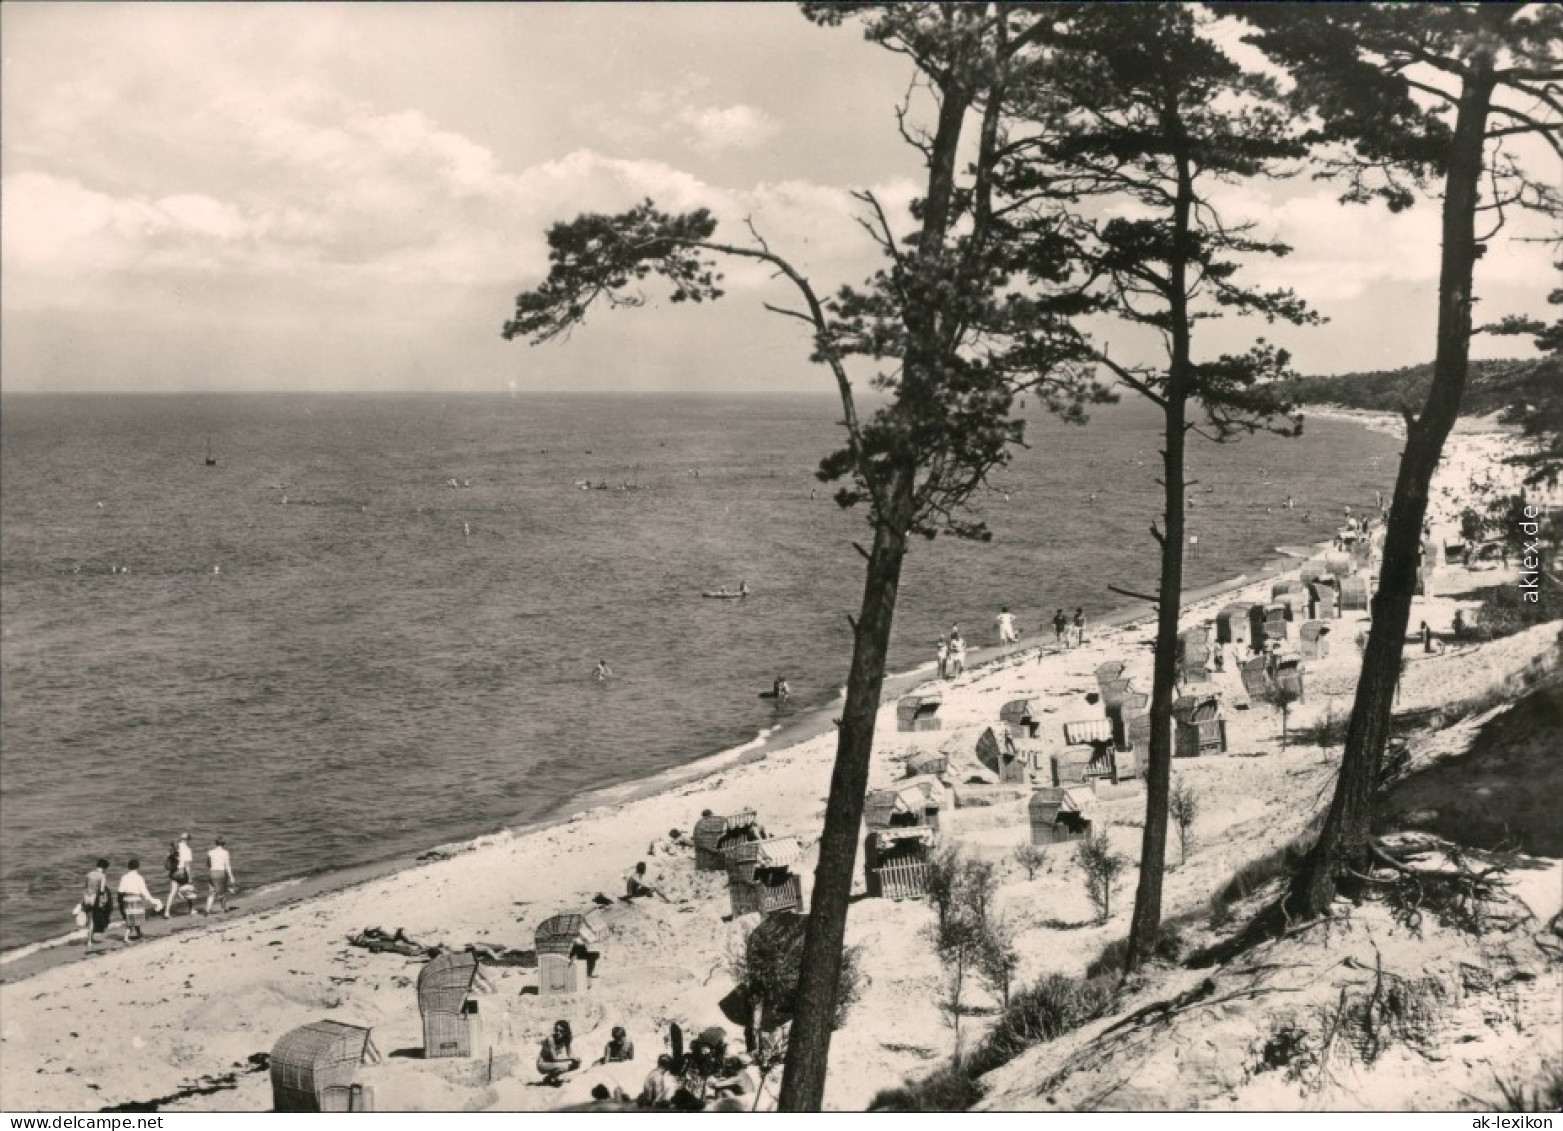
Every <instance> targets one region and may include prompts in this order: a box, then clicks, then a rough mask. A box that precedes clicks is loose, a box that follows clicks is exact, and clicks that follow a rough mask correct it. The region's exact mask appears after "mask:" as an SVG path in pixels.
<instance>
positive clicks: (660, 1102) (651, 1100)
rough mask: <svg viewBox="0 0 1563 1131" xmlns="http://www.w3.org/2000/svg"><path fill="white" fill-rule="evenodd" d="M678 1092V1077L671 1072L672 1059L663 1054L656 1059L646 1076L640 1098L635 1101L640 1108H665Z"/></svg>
mask: <svg viewBox="0 0 1563 1131" xmlns="http://www.w3.org/2000/svg"><path fill="white" fill-rule="evenodd" d="M676 1091H678V1076H677V1074H675V1073H674V1071H673V1057H672V1056H671V1055H670V1054H668V1053H663V1054H662V1055H661V1056H659V1057H657V1066H656V1067H655V1068H653V1069H652V1070H651V1071H650V1072H649V1073H647V1074H646V1082H645V1083H644V1084H642V1085H641V1089H640V1096H639V1097H638V1098H637V1099H636V1100H635V1102H636V1104H638V1105H639V1106H641V1107H654V1108H666V1107H667V1106H668V1105H669V1104H671V1103H672V1102H673V1093H674V1092H676Z"/></svg>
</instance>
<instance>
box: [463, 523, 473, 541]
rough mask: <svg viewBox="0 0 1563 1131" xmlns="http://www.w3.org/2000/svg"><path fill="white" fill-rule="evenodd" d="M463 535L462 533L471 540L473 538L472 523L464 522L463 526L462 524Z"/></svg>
mask: <svg viewBox="0 0 1563 1131" xmlns="http://www.w3.org/2000/svg"><path fill="white" fill-rule="evenodd" d="M461 533H462V534H463V535H464V536H465V537H467V538H471V537H472V524H471V523H470V522H464V523H462V524H461Z"/></svg>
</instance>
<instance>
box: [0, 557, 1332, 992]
mask: <svg viewBox="0 0 1563 1131" xmlns="http://www.w3.org/2000/svg"><path fill="white" fill-rule="evenodd" d="M1327 545H1328V540H1326V541H1325V542H1321V543H1317V544H1315V545H1314V546H1313V547H1312V549H1311V550H1307V551H1305V550H1304V548H1302V547H1285V546H1276V547H1273V551H1274V555H1275V556H1273V557H1270V558H1268V559H1267V560H1266V561H1265V562H1264V564H1263V565H1262V566H1260V567H1259V568H1258V569H1257V570H1255V571H1254V572H1252V573H1239V574H1237V575H1236V576H1233V577H1226V578H1222V579H1221V580H1219V581H1214V582H1210V583H1208V584H1205V585H1202V586H1199V587H1197V588H1194V589H1185V590H1184V592H1183V598H1182V603H1183V606H1184V607H1185V608H1187V607H1189V606H1190V605H1193V604H1197V603H1199V602H1202V601H1206V600H1209V599H1211V598H1213V597H1217V596H1221V595H1222V594H1225V593H1229V592H1234V591H1236V590H1239V589H1242V588H1244V587H1245V586H1248V585H1252V584H1254V583H1255V582H1257V581H1262V580H1268V579H1270V578H1273V577H1276V576H1278V575H1279V574H1281V573H1283V572H1285V571H1286V569H1287V568H1289V567H1290V566H1294V565H1295V564H1296V559H1298V558H1300V557H1308V556H1310V554H1311V553H1314V552H1318V551H1319V550H1320V549H1321V548H1322V547H1324V546H1327ZM1154 616H1155V613H1154V611H1153V610H1148V609H1146V608H1144V607H1142V606H1141V605H1140V603H1138V602H1131V603H1126V604H1124V605H1119V606H1114V607H1112V608H1109V609H1108V611H1106V612H1104V613H1103V614H1101V616H1099V617H1097V618H1095V620H1094V623H1093V624H1092V625H1091V628H1090V630H1089V631H1090V632H1091V633H1092V634H1093V635H1094V634H1095V633H1105V632H1111V631H1115V630H1118V629H1127V628H1132V627H1135V626H1137V625H1139V624H1141V623H1143V622H1146V621H1150V620H1152V619H1154ZM1088 643H1090V641H1089V640H1088ZM1057 651H1058V650H1057V649H1055V648H1054V647H1053V646H1051V645H1048V644H1037V643H1033V644H1025V643H1020V644H1017V645H1016V646H1014V647H1012V648H1011V649H1009V650H1008V651H1006V652H1003V653H1002V654H992V655H987V656H983V653H997V652H998V646H996V645H978V646H976V647H973V648H971V649H970V650H969V652H968V655H973V656H975V657H977V658H976V659H975V660H974V662H973V663H971V664H970V665H969V666H968V667H967V668H966V672H965V675H966V678H967V679H968V680H974V679H977V678H980V677H982V676H984V675H991V674H993V673H994V672H996V671H998V670H1000V669H1002V668H1004V667H1007V666H1009V665H1012V664H1014V663H1017V662H1022V661H1025V660H1036V659H1039V658H1040V657H1041V656H1045V655H1049V654H1056V653H1057ZM940 682H941V681H940V680H939V679H938V677H937V676H936V675H935V674H934V665H933V663H932V662H931V661H930V662H928V663H926V664H922V665H919V666H917V667H914V668H911V669H909V670H906V671H900V672H887V673H886V675H885V679H884V684H883V687H882V689H881V693H880V708H881V710H883V709H884V708H885V707H886V706H887V705H893V704H894V703H895V702H896V701H897V700H899V699H900V698H902V697H904V696H906V695H908V694H910V693H911V692H913V691H915V690H916V689H918V688H920V687H923V686H926V685H929V684H938V683H940ZM943 682H945V683H950V682H951V681H948V680H946V681H943ZM841 703H842V697H841V696H840V695H839V694H838V695H837V696H835V697H834V698H833V699H831V700H830V701H829V702H827V703H824V704H821V705H817V706H812V707H804V708H800V709H799V711H798V712H797V714H796V716H795V717H794V718H791V719H788V720H786V721H783V722H780V723H777V724H775V725H774V726H772V727H770V728H769V729H767V730H766V731H765V732H764V733H763V734H760V735H758V736H756V737H755V738H753V739H750V740H749V741H748V742H746V743H742V744H740V745H738V746H732V747H727V748H724V749H722V750H718V751H716V752H714V753H711V754H707V755H704V756H702V757H699V758H696V759H695V760H694V761H692V762H687V763H684V764H683V765H680V766H675V767H671V768H669V769H666V770H662V771H659V772H657V773H655V774H652V775H650V776H648V777H643V778H635V779H631V780H629V781H625V782H618V783H615V784H611V785H605V786H599V787H596V788H594V789H591V790H588V791H587V792H585V793H583V794H581V795H579V796H577V797H575V798H572V799H571V800H570V801H568V802H565V803H563V804H561V805H560V806H559V808H558V809H557V810H556V811H554V812H552V813H549V814H547V815H545V816H543V817H541V818H538V819H535V820H531V821H526V822H521V823H517V824H513V825H502V826H501V827H499V828H497V829H494V830H492V831H490V832H485V833H479V834H477V835H476V836H471V837H467V838H465V839H458V840H445V841H436V842H435V843H434V844H432V845H430V846H429V847H427V848H425V849H423V850H422V851H419V852H411V851H408V852H403V853H399V854H397V855H395V856H391V857H387V858H385V859H382V860H375V861H368V862H365V863H362V864H355V865H350V866H348V867H344V868H333V869H329V870H325V871H321V872H314V873H309V874H306V875H302V876H293V877H285V878H283V879H280V880H275V881H271V882H268V883H265V884H262V885H261V886H259V887H256V888H252V889H244V890H242V891H241V892H240V895H241V896H242V897H243V902H242V904H241V906H240V907H239V908H238V910H237V911H236V912H235V913H233V914H231V915H228V916H226V917H224V918H222V919H208V918H206V917H203V916H197V915H195V914H193V913H187V914H186V915H184V916H176V917H173V918H170V919H166V920H161V919H160V918H159V917H157V916H152V915H149V916H148V928H149V932H148V936H147V937H148V941H153V940H156V939H160V938H165V937H173V936H181V935H187V934H189V933H192V932H196V933H199V932H201V931H202V930H203V929H208V928H211V927H213V926H215V925H217V924H219V923H220V924H229V923H236V922H242V921H244V919H245V918H247V917H249V916H253V915H258V914H261V913H263V912H272V911H277V910H282V909H285V908H290V907H295V906H297V905H299V904H304V903H308V902H309V901H310V900H313V899H318V898H321V897H325V896H331V895H336V894H341V893H346V892H352V891H355V890H358V889H361V888H363V887H365V886H366V885H368V884H372V883H375V882H377V881H380V880H385V879H391V878H395V877H397V876H401V875H403V874H405V873H409V872H412V871H416V870H418V869H420V868H424V867H427V866H428V865H431V864H435V863H439V862H441V861H443V860H449V859H452V858H454V857H458V856H464V855H467V854H469V853H472V852H477V851H480V850H481V849H483V848H485V847H489V846H492V845H496V844H501V843H506V842H509V841H513V840H518V839H521V838H525V837H531V836H534V835H537V834H541V833H545V832H547V831H549V830H550V829H555V828H558V827H560V826H562V825H568V824H571V823H572V822H576V821H580V820H584V819H588V818H590V817H592V816H594V815H596V814H599V813H601V812H603V811H605V810H611V809H613V808H615V807H617V806H622V805H629V804H633V803H635V802H639V801H645V800H649V799H652V798H656V797H662V796H667V795H671V794H673V793H675V792H677V791H678V790H680V789H684V788H686V787H689V786H692V785H697V784H698V783H700V782H702V781H705V780H707V779H709V778H711V777H713V776H715V775H717V774H720V773H722V772H723V771H726V770H730V769H735V768H737V767H740V766H744V765H748V764H750V763H754V762H759V761H763V760H765V759H766V758H768V757H771V756H774V755H776V754H779V753H781V752H783V751H786V750H789V749H792V748H794V747H797V746H802V745H804V744H806V743H809V742H812V741H814V740H816V739H818V738H819V737H820V736H821V735H824V734H828V733H829V732H830V731H831V729H832V727H833V725H834V724H833V713H834V712H836V711H838V710H839V709H840V704H841ZM879 729H880V728H876V738H878V737H880V736H879V734H878V730H879ZM151 886H153V887H154V888H155V887H156V886H157V885H155V884H154V885H151ZM197 886H198V895H197V899H198V900H199V898H200V890H199V889H200V885H197ZM154 894H158V892H157V891H154ZM116 922H117V921H116ZM159 923H162V924H166V925H165V926H161V927H160V926H159V925H158V924H159ZM81 938H82V931H81V930H80V929H79V928H75V929H72V930H71V931H69V932H66V933H64V934H61V935H55V936H51V937H49V938H47V939H40V940H37V941H35V942H30V943H24V944H22V945H21V946H17V947H13V948H11V949H10V950H7V951H3V952H0V985H8V984H11V983H15V982H21V981H25V980H26V979H28V978H31V977H34V976H35V975H38V974H41V973H43V972H45V971H47V970H51V969H54V968H56V967H59V966H62V965H68V964H72V963H74V962H75V961H77V960H78V959H80V958H82V957H83V956H82V955H80V954H78V953H75V952H74V951H73V946H74V944H76V943H77V942H79V941H80V939H81Z"/></svg>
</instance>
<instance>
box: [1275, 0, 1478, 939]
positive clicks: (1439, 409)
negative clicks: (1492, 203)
mask: <svg viewBox="0 0 1563 1131" xmlns="http://www.w3.org/2000/svg"><path fill="white" fill-rule="evenodd" d="M1500 18H1501V17H1500ZM1494 85H1495V83H1494V77H1493V55H1492V49H1491V47H1490V46H1487V45H1484V46H1481V47H1479V48H1478V49H1477V50H1476V51H1475V52H1474V53H1473V55H1472V58H1471V60H1470V65H1469V68H1468V74H1467V77H1466V79H1465V85H1464V88H1463V90H1462V91H1461V94H1460V105H1459V110H1458V113H1457V117H1456V119H1455V131H1454V137H1453V139H1452V140H1451V143H1450V151H1449V165H1448V170H1447V173H1446V174H1445V178H1444V204H1443V258H1442V264H1441V266H1440V270H1439V278H1438V353H1437V356H1436V358H1435V359H1434V363H1433V383H1432V387H1431V388H1429V389H1428V392H1427V403H1426V405H1425V406H1424V407H1423V409H1422V414H1421V416H1419V417H1417V418H1416V419H1415V420H1410V419H1409V418H1408V420H1407V426H1406V450H1405V454H1404V455H1403V456H1402V457H1401V460H1400V474H1399V476H1398V478H1397V479H1396V481H1395V495H1394V501H1393V503H1392V504H1391V506H1390V511H1389V525H1388V528H1387V529H1386V531H1385V535H1384V560H1383V563H1382V564H1381V566H1380V568H1379V583H1378V592H1377V593H1376V594H1374V597H1373V601H1372V610H1373V625H1372V629H1371V630H1370V631H1369V633H1368V643H1367V647H1366V649H1364V651H1363V656H1362V677H1361V679H1360V680H1359V681H1358V683H1357V695H1356V700H1355V702H1354V704H1353V706H1352V712H1351V722H1350V723H1349V724H1348V725H1347V730H1346V747H1345V751H1344V753H1343V754H1342V755H1341V768H1340V778H1339V780H1338V781H1337V782H1336V785H1335V796H1334V799H1333V800H1332V801H1331V802H1330V810H1329V813H1328V815H1327V816H1326V817H1325V821H1324V828H1323V830H1322V831H1321V832H1320V834H1319V840H1318V842H1317V843H1316V844H1315V845H1314V847H1313V849H1312V851H1310V853H1309V854H1308V858H1307V859H1306V860H1305V861H1304V862H1303V866H1302V868H1301V869H1299V871H1298V873H1297V875H1296V877H1294V879H1293V881H1292V886H1291V889H1290V890H1289V891H1288V893H1287V897H1286V911H1287V914H1288V915H1290V916H1291V917H1293V918H1302V917H1313V916H1318V915H1323V914H1325V913H1326V912H1327V911H1328V910H1329V907H1330V901H1331V900H1332V899H1333V898H1334V896H1335V881H1336V877H1337V876H1338V875H1339V874H1341V871H1342V870H1343V869H1345V868H1352V869H1355V870H1362V868H1363V866H1364V865H1365V864H1366V862H1367V857H1368V831H1369V830H1368V826H1369V818H1370V817H1371V806H1372V799H1373V789H1374V785H1375V783H1376V782H1377V780H1378V772H1379V766H1380V763H1381V761H1382V759H1383V755H1384V746H1385V744H1386V743H1387V742H1388V740H1389V730H1390V716H1391V712H1392V710H1393V707H1394V700H1395V687H1396V684H1397V683H1398V682H1399V679H1400V661H1401V654H1402V652H1403V651H1404V647H1405V636H1406V627H1407V626H1408V625H1409V624H1410V622H1411V600H1412V595H1413V592H1414V591H1415V587H1416V572H1417V564H1418V563H1417V549H1418V547H1419V546H1420V545H1421V542H1422V524H1423V522H1424V520H1425V519H1426V516H1427V498H1428V488H1429V486H1430V485H1431V483H1432V480H1433V473H1434V472H1435V471H1436V470H1437V468H1438V461H1439V458H1440V457H1441V456H1442V455H1443V450H1444V441H1445V440H1446V439H1447V438H1448V436H1449V432H1450V430H1451V429H1452V428H1453V427H1454V423H1455V420H1456V418H1457V417H1458V416H1459V415H1460V399H1461V397H1462V396H1463V395H1464V393H1465V380H1466V372H1467V368H1468V362H1469V358H1470V347H1471V273H1472V267H1473V266H1474V264H1475V262H1476V238H1475V222H1476V205H1477V200H1478V196H1479V190H1480V186H1481V178H1482V174H1483V172H1484V170H1485V167H1486V166H1485V160H1484V154H1485V145H1486V141H1485V133H1486V128H1487V116H1488V112H1489V107H1490V105H1491V100H1492V92H1493V87H1494Z"/></svg>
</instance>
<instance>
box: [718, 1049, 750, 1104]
mask: <svg viewBox="0 0 1563 1131" xmlns="http://www.w3.org/2000/svg"><path fill="white" fill-rule="evenodd" d="M759 1090H760V1074H759V1073H758V1072H756V1071H755V1069H754V1062H753V1061H752V1060H750V1058H749V1057H748V1055H747V1054H745V1053H739V1054H738V1055H737V1056H731V1057H728V1058H727V1059H726V1060H725V1061H724V1062H723V1064H722V1067H721V1070H720V1071H719V1072H718V1073H717V1074H716V1075H714V1076H712V1077H711V1092H712V1094H713V1095H716V1096H752V1095H754V1094H755V1093H756V1092H758V1091H759Z"/></svg>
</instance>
